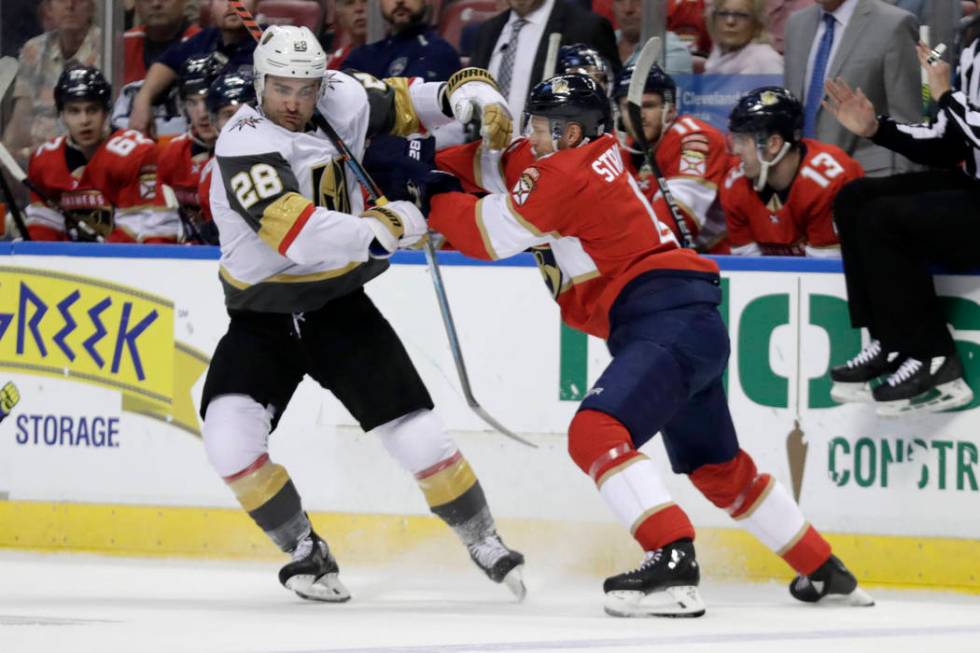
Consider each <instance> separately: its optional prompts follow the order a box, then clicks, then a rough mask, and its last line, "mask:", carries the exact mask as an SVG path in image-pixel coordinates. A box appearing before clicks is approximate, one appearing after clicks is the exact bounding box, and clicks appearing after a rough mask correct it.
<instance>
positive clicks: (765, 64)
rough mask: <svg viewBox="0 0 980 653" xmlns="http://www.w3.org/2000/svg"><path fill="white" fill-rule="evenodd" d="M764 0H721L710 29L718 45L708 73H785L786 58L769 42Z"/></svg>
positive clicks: (714, 48) (714, 10)
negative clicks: (784, 63)
mask: <svg viewBox="0 0 980 653" xmlns="http://www.w3.org/2000/svg"><path fill="white" fill-rule="evenodd" d="M763 2H764V0H717V1H716V2H715V5H714V8H713V9H712V10H711V20H710V21H709V22H708V31H709V32H710V33H711V40H712V41H713V42H714V45H712V47H711V54H710V55H709V56H708V61H707V62H705V64H704V72H706V73H712V74H716V75H782V74H783V57H782V56H781V55H780V54H779V53H778V52H776V51H775V50H774V49H773V47H772V46H771V45H769V43H768V40H769V36H768V34H767V32H766V22H765V21H766V19H765V9H764V5H763Z"/></svg>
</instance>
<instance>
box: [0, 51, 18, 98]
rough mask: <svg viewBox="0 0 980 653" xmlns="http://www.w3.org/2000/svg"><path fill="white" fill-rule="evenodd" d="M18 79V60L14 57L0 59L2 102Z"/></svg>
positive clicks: (0, 94)
mask: <svg viewBox="0 0 980 653" xmlns="http://www.w3.org/2000/svg"><path fill="white" fill-rule="evenodd" d="M15 77H17V60H16V59H14V58H13V57H3V58H0V102H2V101H3V98H4V96H6V95H7V90H8V89H9V88H10V87H11V85H12V84H13V83H14V78H15Z"/></svg>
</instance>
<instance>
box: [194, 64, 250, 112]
mask: <svg viewBox="0 0 980 653" xmlns="http://www.w3.org/2000/svg"><path fill="white" fill-rule="evenodd" d="M206 102H207V105H208V112H209V113H211V114H215V115H216V114H217V113H218V112H219V111H221V109H223V108H224V107H227V106H233V105H235V106H237V105H240V104H252V103H254V102H255V84H254V83H253V81H252V77H251V75H249V74H248V73H242V72H233V73H225V74H224V75H221V76H220V77H218V78H217V79H215V80H214V81H213V82H212V83H211V86H210V87H209V88H208V97H207V100H206Z"/></svg>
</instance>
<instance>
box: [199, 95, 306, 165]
mask: <svg viewBox="0 0 980 653" xmlns="http://www.w3.org/2000/svg"><path fill="white" fill-rule="evenodd" d="M284 132H285V133H288V132H287V130H285V129H283V128H282V127H279V126H278V125H276V124H275V123H274V122H272V121H271V120H269V119H268V118H266V117H265V116H263V115H262V114H260V113H259V112H258V111H256V110H255V109H253V108H252V107H250V106H248V105H247V104H246V105H242V106H241V107H239V109H238V111H236V112H235V115H233V116H232V117H231V118H230V119H229V120H228V122H227V123H226V124H225V126H224V127H223V128H222V129H221V133H220V134H218V141H217V143H215V146H214V153H215V154H216V155H217V156H248V155H250V154H266V153H269V152H280V153H283V154H285V153H284V152H283V146H284V144H285V142H287V140H288V139H284V138H283V134H284ZM286 156H287V158H288V155H286Z"/></svg>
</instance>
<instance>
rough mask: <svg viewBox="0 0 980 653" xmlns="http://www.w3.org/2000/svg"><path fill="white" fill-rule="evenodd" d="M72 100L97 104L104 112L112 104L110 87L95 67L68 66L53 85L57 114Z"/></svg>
mask: <svg viewBox="0 0 980 653" xmlns="http://www.w3.org/2000/svg"><path fill="white" fill-rule="evenodd" d="M72 100H90V101H92V102H97V103H98V104H100V105H101V106H102V107H104V108H105V110H106V111H109V106H110V104H111V102H112V86H110V85H109V82H108V81H107V80H106V78H105V75H103V74H102V73H101V72H100V71H99V69H98V68H96V67H95V66H82V65H75V66H68V67H67V68H65V69H64V70H63V71H62V72H61V75H59V76H58V81H57V83H56V84H55V85H54V104H55V108H57V109H58V111H59V112H61V111H64V109H65V103H67V102H71V101H72Z"/></svg>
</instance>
